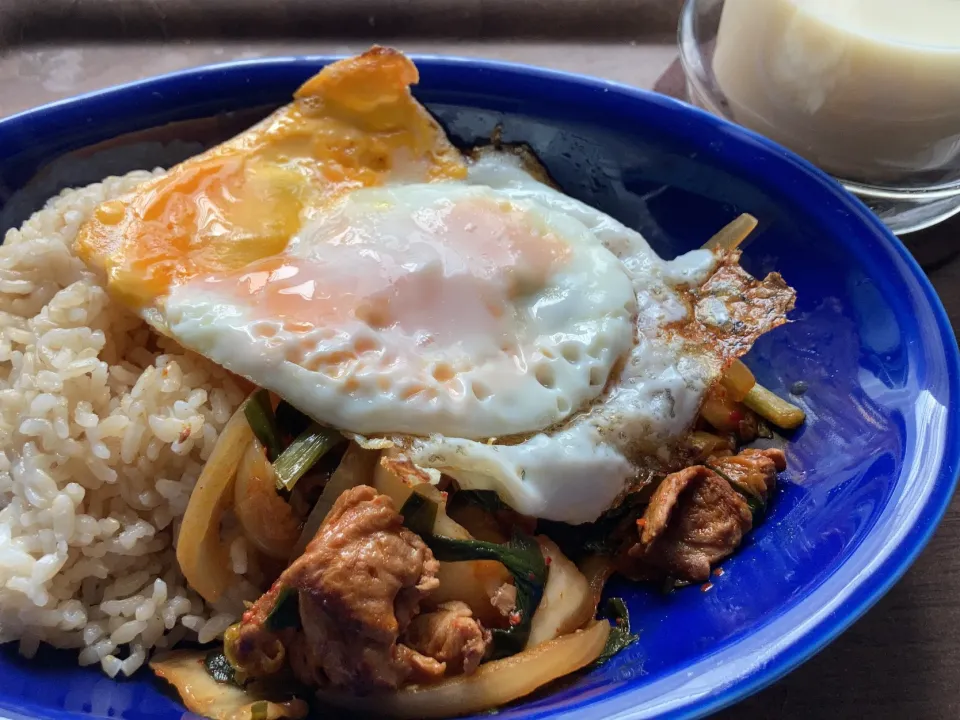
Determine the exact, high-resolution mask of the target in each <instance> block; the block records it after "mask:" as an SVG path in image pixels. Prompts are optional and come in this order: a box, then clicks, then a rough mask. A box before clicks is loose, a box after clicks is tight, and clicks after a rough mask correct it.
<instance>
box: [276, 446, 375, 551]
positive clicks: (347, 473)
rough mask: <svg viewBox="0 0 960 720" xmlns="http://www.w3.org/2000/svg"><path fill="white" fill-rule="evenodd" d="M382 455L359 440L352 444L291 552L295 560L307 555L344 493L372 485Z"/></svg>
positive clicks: (325, 487)
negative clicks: (305, 551) (360, 486)
mask: <svg viewBox="0 0 960 720" xmlns="http://www.w3.org/2000/svg"><path fill="white" fill-rule="evenodd" d="M379 456H380V453H379V452H378V451H376V450H364V449H363V448H362V447H360V446H359V445H357V444H356V443H355V442H351V443H350V446H349V447H348V448H347V451H346V452H345V453H344V454H343V458H342V459H341V460H340V464H339V465H338V466H337V469H336V470H334V471H333V475H331V476H330V479H329V480H328V481H327V484H326V485H325V486H324V488H323V492H322V493H321V494H320V499H319V500H317V504H316V505H314V506H313V510H311V511H310V514H309V515H308V516H307V521H306V522H305V523H304V524H303V530H302V531H301V532H300V539H299V540H297V544H296V545H295V546H294V548H293V552H292V553H291V555H290V559H291V560H293V559H296V558H298V557H300V556H301V555H302V554H303V551H304V550H306V548H307V545H309V544H310V541H311V540H313V537H314V536H315V535H316V534H317V530H319V529H320V526H321V525H322V524H323V519H324V518H325V517H326V516H327V513H329V512H330V508H332V507H333V504H334V503H335V502H336V501H337V498H338V497H340V495H342V494H343V493H345V492H346V491H347V490H349V489H350V488H353V487H356V486H357V485H369V484H371V483H372V482H373V469H374V467H376V464H377V458H378V457H379Z"/></svg>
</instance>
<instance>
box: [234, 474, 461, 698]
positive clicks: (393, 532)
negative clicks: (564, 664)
mask: <svg viewBox="0 0 960 720" xmlns="http://www.w3.org/2000/svg"><path fill="white" fill-rule="evenodd" d="M438 569H439V563H438V562H437V561H436V559H434V557H433V553H432V552H431V551H430V549H429V548H428V547H427V546H426V545H425V544H424V543H423V540H421V539H420V537H418V536H417V535H416V534H414V533H413V532H411V531H410V530H408V529H406V528H405V527H403V518H402V517H401V516H400V514H399V513H398V512H397V511H396V509H395V508H394V507H393V502H392V501H391V500H390V498H388V497H387V496H385V495H379V494H378V493H377V491H376V490H374V489H373V488H371V487H368V486H365V485H360V486H358V487H355V488H352V489H350V490H347V491H346V492H344V493H343V494H342V495H341V496H340V497H339V498H338V499H337V501H336V502H335V503H334V505H333V507H332V509H331V510H330V513H329V514H328V515H327V517H326V519H324V521H323V524H322V525H321V526H320V529H319V530H318V531H317V534H316V536H315V537H314V539H313V540H312V541H311V542H310V544H309V545H308V546H307V548H306V550H305V551H304V553H303V555H301V556H300V557H299V558H297V560H295V561H294V562H293V564H292V565H291V566H290V567H289V568H287V569H286V570H285V571H284V572H283V573H282V574H281V576H280V578H279V579H278V580H277V582H276V583H275V584H274V587H273V588H271V590H270V591H269V592H268V593H266V594H265V595H264V596H263V597H262V598H260V600H258V601H257V602H256V603H255V604H254V606H253V607H252V608H251V609H250V610H249V611H248V612H247V613H246V614H245V615H244V618H243V621H242V622H241V624H240V626H239V628H238V630H237V633H236V638H235V640H233V641H231V642H230V648H229V649H230V652H231V657H232V658H233V659H234V661H235V662H236V664H238V665H239V666H240V667H241V668H242V669H244V670H246V671H248V672H249V671H250V670H251V669H255V668H256V667H257V665H258V658H257V653H258V652H259V648H264V647H266V648H272V647H273V645H272V644H271V642H270V641H269V638H270V637H271V636H272V637H279V638H280V639H282V641H283V645H284V646H285V648H286V650H287V656H288V658H289V660H290V665H291V668H292V669H293V671H294V674H295V675H296V676H297V678H298V679H299V680H300V681H301V682H304V683H306V684H309V685H318V686H325V687H328V686H334V687H338V688H343V689H345V690H348V691H350V692H353V693H356V694H365V693H369V692H372V691H375V690H384V689H395V688H397V687H399V686H400V685H401V684H402V683H404V682H405V681H407V680H412V681H417V682H424V681H427V680H430V679H433V678H436V677H439V676H441V675H443V673H444V669H445V668H444V665H443V663H442V662H438V661H437V660H434V659H433V658H429V657H426V656H423V655H421V654H420V653H418V652H417V651H415V650H413V649H411V648H410V647H407V646H406V645H403V644H400V643H399V642H398V638H399V637H400V635H401V634H402V633H403V632H404V631H405V630H406V629H407V626H408V625H409V624H410V622H411V620H413V618H414V617H416V615H417V614H418V613H419V612H420V600H421V599H422V598H423V597H424V596H425V595H426V594H427V593H429V592H430V591H431V590H433V589H434V588H436V587H437V585H438V584H439V583H438V580H437V578H436V574H437V570H438ZM285 589H292V590H294V591H296V592H297V593H298V597H299V611H300V624H301V628H302V629H301V630H300V631H296V630H276V631H274V630H271V628H269V627H268V626H269V623H267V622H266V621H267V618H269V617H270V614H271V612H273V609H274V607H275V606H276V605H277V601H278V599H279V598H280V595H281V593H282V592H283V591H284V590H285Z"/></svg>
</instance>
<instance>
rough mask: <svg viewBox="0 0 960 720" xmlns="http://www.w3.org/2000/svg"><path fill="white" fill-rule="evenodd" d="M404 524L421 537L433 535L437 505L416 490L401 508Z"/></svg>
mask: <svg viewBox="0 0 960 720" xmlns="http://www.w3.org/2000/svg"><path fill="white" fill-rule="evenodd" d="M400 514H401V515H403V524H404V525H405V526H406V527H408V528H409V529H410V530H412V531H413V532H415V533H416V534H417V535H420V536H421V537H423V536H426V535H431V534H433V524H434V523H435V522H436V519H437V504H436V503H434V502H431V501H430V500H428V499H427V498H425V497H424V496H423V495H421V494H420V493H418V492H417V491H416V490H414V491H413V492H412V493H410V497H408V498H407V499H406V501H405V502H404V503H403V507H402V508H400Z"/></svg>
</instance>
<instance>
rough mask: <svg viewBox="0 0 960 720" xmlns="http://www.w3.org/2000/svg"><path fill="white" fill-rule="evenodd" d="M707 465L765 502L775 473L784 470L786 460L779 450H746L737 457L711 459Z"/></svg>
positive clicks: (773, 481) (775, 478)
mask: <svg viewBox="0 0 960 720" xmlns="http://www.w3.org/2000/svg"><path fill="white" fill-rule="evenodd" d="M708 464H709V465H710V467H713V468H716V469H717V470H719V471H720V472H721V473H723V474H724V475H726V476H727V478H729V479H730V480H733V482H735V483H739V484H741V485H743V486H744V487H745V488H747V489H749V490H751V491H752V492H753V493H754V494H756V495H759V496H760V497H762V498H763V499H764V500H766V498H767V496H768V495H769V494H770V493H771V492H772V491H773V488H774V486H775V485H776V484H777V473H778V472H782V471H783V470H785V469H786V467H787V458H786V457H785V456H784V454H783V450H780V449H779V448H768V449H766V450H755V449H748V450H743V451H742V452H741V453H740V454H739V455H730V456H728V457H722V458H713V459H711V460H710V461H709V463H708Z"/></svg>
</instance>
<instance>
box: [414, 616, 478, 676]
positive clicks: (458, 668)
mask: <svg viewBox="0 0 960 720" xmlns="http://www.w3.org/2000/svg"><path fill="white" fill-rule="evenodd" d="M491 639H492V638H491V635H490V631H489V630H485V629H484V627H483V625H481V624H480V621H479V620H476V619H475V618H474V617H473V612H471V610H470V607H469V606H468V605H467V604H466V603H463V602H459V601H456V600H454V601H451V602H445V603H443V604H441V605H440V606H439V607H438V608H437V609H436V610H435V611H434V612H430V613H424V614H423V615H420V616H418V617H416V618H414V620H413V622H412V623H410V627H409V628H407V632H406V634H405V635H404V641H405V642H406V643H407V644H408V645H409V646H410V647H412V648H414V649H415V650H417V651H419V652H421V653H423V654H424V655H427V656H429V657H432V658H434V659H436V660H438V661H440V662H442V663H445V664H446V666H447V674H448V675H454V674H457V673H460V672H463V673H466V674H468V675H469V674H470V673H472V672H473V671H474V670H476V669H477V666H478V665H480V661H481V660H483V656H484V655H486V653H487V648H489V647H490V642H491Z"/></svg>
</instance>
